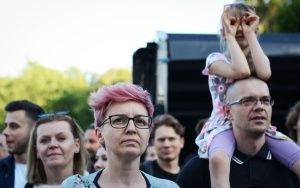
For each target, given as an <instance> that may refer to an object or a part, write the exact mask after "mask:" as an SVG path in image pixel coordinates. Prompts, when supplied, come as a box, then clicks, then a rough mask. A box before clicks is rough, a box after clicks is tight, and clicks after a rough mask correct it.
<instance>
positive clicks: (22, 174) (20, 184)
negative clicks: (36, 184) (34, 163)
mask: <svg viewBox="0 0 300 188" xmlns="http://www.w3.org/2000/svg"><path fill="white" fill-rule="evenodd" d="M26 168H27V165H26V164H22V163H17V162H16V163H15V188H24V186H25V184H26V183H27V179H26Z"/></svg>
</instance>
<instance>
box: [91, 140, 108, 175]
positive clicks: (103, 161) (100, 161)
mask: <svg viewBox="0 0 300 188" xmlns="http://www.w3.org/2000/svg"><path fill="white" fill-rule="evenodd" d="M106 166H107V152H106V150H105V148H104V147H103V146H100V148H99V149H98V150H97V153H96V162H95V165H94V168H95V170H96V171H98V170H101V169H103V168H105V167H106Z"/></svg>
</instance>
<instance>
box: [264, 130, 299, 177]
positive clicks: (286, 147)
mask: <svg viewBox="0 0 300 188" xmlns="http://www.w3.org/2000/svg"><path fill="white" fill-rule="evenodd" d="M266 141H267V144H268V146H269V148H270V151H271V152H272V154H273V155H274V157H275V158H276V159H277V160H278V161H279V162H280V163H281V164H283V165H284V166H286V167H288V168H289V169H291V170H292V171H293V172H294V173H295V174H297V176H298V178H299V179H300V147H299V146H298V145H297V144H296V143H295V142H294V141H292V140H290V139H288V140H280V139H276V138H272V137H270V136H268V135H267V136H266Z"/></svg>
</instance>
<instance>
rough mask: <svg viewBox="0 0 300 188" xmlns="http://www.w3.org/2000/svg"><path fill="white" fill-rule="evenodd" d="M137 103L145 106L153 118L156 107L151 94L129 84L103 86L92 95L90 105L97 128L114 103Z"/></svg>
mask: <svg viewBox="0 0 300 188" xmlns="http://www.w3.org/2000/svg"><path fill="white" fill-rule="evenodd" d="M130 100H133V101H137V102H141V103H143V104H144V105H145V107H146V109H147V111H148V115H149V116H152V115H153V111H154V107H153V104H152V101H151V99H150V94H149V93H148V91H147V90H144V89H143V88H142V87H140V86H138V85H135V84H129V83H123V82H120V83H116V84H114V85H110V86H103V87H102V88H100V89H98V91H97V92H93V93H91V94H90V103H89V105H90V106H91V108H92V110H93V111H94V121H95V127H98V126H99V123H101V122H102V121H103V118H104V114H105V112H106V111H107V108H108V107H109V105H110V104H111V103H112V102H113V101H116V102H126V101H130Z"/></svg>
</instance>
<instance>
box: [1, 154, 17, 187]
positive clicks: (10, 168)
mask: <svg viewBox="0 0 300 188" xmlns="http://www.w3.org/2000/svg"><path fill="white" fill-rule="evenodd" d="M14 183H15V159H14V156H13V155H9V156H8V157H6V158H4V159H2V160H0V188H14Z"/></svg>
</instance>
